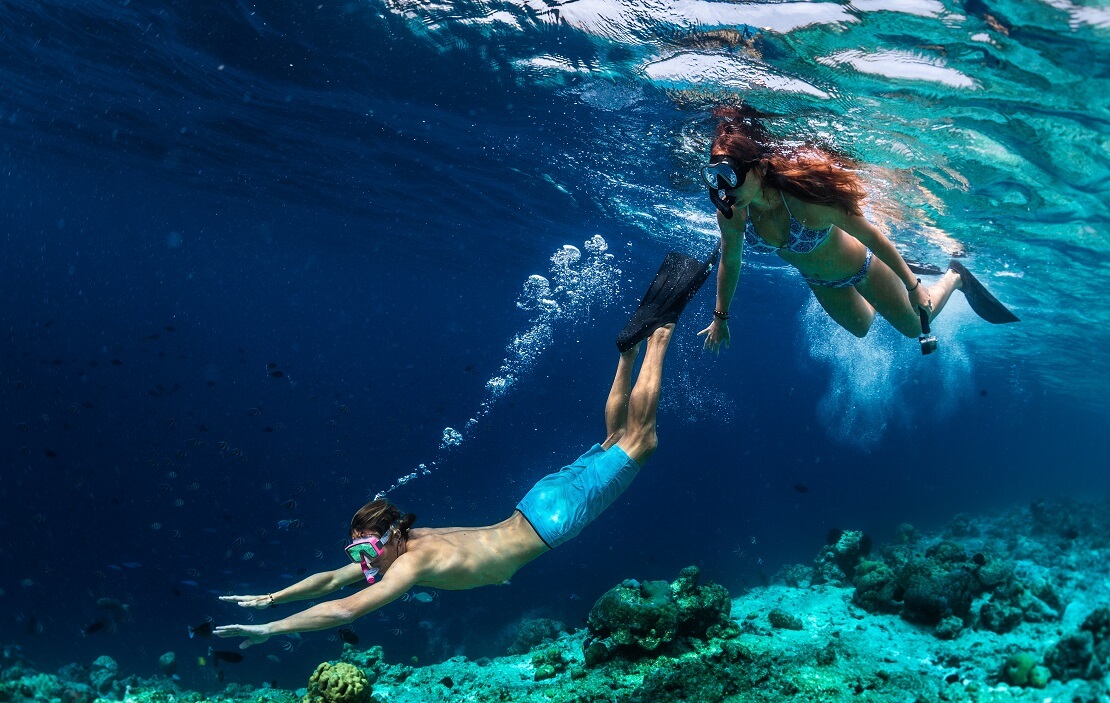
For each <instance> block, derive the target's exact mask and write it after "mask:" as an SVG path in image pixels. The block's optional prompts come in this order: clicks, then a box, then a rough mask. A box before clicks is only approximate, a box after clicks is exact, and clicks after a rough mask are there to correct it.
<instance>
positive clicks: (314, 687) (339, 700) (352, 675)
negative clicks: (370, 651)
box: [301, 662, 373, 703]
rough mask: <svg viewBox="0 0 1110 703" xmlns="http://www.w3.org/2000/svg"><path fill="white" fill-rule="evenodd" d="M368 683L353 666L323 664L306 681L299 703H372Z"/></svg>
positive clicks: (363, 675) (340, 663)
mask: <svg viewBox="0 0 1110 703" xmlns="http://www.w3.org/2000/svg"><path fill="white" fill-rule="evenodd" d="M372 701H373V699H372V698H371V697H370V681H369V680H368V679H367V678H366V674H364V673H363V672H362V669H359V668H358V667H357V666H354V665H353V664H348V663H346V662H337V663H335V664H332V663H329V662H324V663H323V664H321V665H320V666H318V667H316V671H314V672H312V676H311V677H309V679H308V695H307V696H305V697H304V699H303V700H302V701H301V703H372Z"/></svg>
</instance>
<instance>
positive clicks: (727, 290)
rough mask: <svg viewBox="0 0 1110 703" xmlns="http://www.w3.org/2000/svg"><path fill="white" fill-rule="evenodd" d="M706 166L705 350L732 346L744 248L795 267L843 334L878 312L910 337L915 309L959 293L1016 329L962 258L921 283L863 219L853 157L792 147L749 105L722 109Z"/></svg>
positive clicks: (858, 330)
mask: <svg viewBox="0 0 1110 703" xmlns="http://www.w3.org/2000/svg"><path fill="white" fill-rule="evenodd" d="M713 114H714V116H715V117H717V118H719V120H720V122H719V123H718V125H717V135H716V138H715V139H714V140H713V146H712V151H711V158H710V163H709V164H708V165H706V166H703V167H702V169H701V176H702V180H703V181H705V185H706V186H707V187H709V192H710V198H711V199H712V201H713V204H714V205H715V206H716V207H717V210H718V212H717V223H718V225H720V228H721V264H720V268H719V269H718V271H717V305H716V308H715V309H714V312H713V322H712V323H710V325H709V327H706V328H705V329H704V330H702V331H701V332H699V333H698V334H701V335H704V336H705V347H706V348H707V349H709V350H711V351H718V350H719V349H720V347H721V345H722V344H724V345H725V346H728V345H729V329H728V318H729V307H730V306H731V305H732V298H733V295H734V294H735V292H736V282H737V279H738V278H739V275H740V263H741V258H742V251H743V247H744V245H745V244H746V245H747V246H748V247H750V248H751V249H752V250H754V251H756V252H768V253H772V252H773V253H777V254H778V255H779V256H780V257H781V258H782V259H783V260H784V261H786V262H787V263H788V264H790V265H791V266H794V267H795V268H797V269H798V270H799V271H800V272H801V273H802V276H803V277H804V278H805V281H806V283H808V284H809V287H810V288H811V289H812V290H813V293H814V295H816V296H817V302H819V303H820V304H821V307H822V308H824V309H825V312H827V313H828V314H829V316H830V317H832V318H833V320H835V321H836V322H837V324H839V325H840V326H841V327H843V328H844V329H846V330H848V331H849V332H851V333H852V334H854V335H856V336H857V337H863V336H865V335H866V334H867V331H868V330H869V329H871V323H872V322H874V320H875V313H878V314H880V315H882V316H883V317H885V318H886V319H887V321H889V322H890V324H891V325H893V326H894V328H895V329H897V330H898V331H899V332H901V333H902V334H904V335H906V336H907V337H916V336H918V335H920V334H921V333H922V330H921V318H920V317H919V314H918V310H919V309H920V310H923V311H925V312H926V313H927V314H928V316H929V319H930V320H931V319H932V318H934V317H936V315H937V314H938V313H940V311H941V309H942V308H943V307H944V305H945V303H947V302H948V298H949V297H950V296H951V295H952V292H953V291H955V290H956V289H962V290H963V292H964V294H965V296H966V297H967V299H968V302H969V303H970V304H971V307H972V309H974V310H975V311H976V312H977V313H978V314H979V315H980V316H983V317H984V318H985V319H987V320H989V321H991V322H1015V321H1017V318H1016V317H1014V316H1013V314H1012V313H1010V311H1009V310H1006V308H1005V307H1003V306H1002V304H1001V303H999V302H998V301H997V300H995V299H994V298H993V297H992V296H991V295H990V293H988V292H987V291H986V289H984V288H983V287H982V285H981V284H979V282H978V281H976V280H975V278H974V277H973V276H971V274H970V273H968V271H967V269H965V268H964V267H963V266H962V265H961V264H960V263H959V262H958V261H953V262H952V263H951V264H949V269H948V271H947V272H945V273H944V275H943V276H941V278H940V280H939V281H937V282H936V283H935V284H933V285H932V286H925V285H924V284H922V283H921V279H919V278H918V277H917V276H916V275H915V274H914V272H913V271H911V270H910V267H909V266H908V265H907V264H906V261H905V260H904V259H903V258H902V256H901V254H899V253H898V250H897V249H896V248H895V247H894V244H893V243H891V241H890V240H889V239H887V237H886V235H884V234H883V233H882V232H881V231H880V230H879V228H878V227H876V226H875V225H873V224H871V223H870V222H868V221H867V219H865V218H864V216H863V211H862V210H861V209H860V202H861V201H862V200H863V199H864V195H865V194H864V189H863V185H862V183H861V182H860V179H859V177H858V176H857V175H856V173H855V171H854V169H855V167H856V165H855V164H854V163H853V162H852V161H850V160H849V159H847V158H844V157H842V156H838V155H836V154H833V153H831V152H830V151H829V150H827V149H823V148H819V147H815V146H811V145H807V146H798V147H788V146H787V145H785V144H783V143H781V142H780V141H778V140H776V139H775V138H774V137H772V136H771V134H770V133H769V132H768V131H767V129H766V128H765V127H764V125H763V123H762V121H761V118H762V117H766V115H763V114H761V113H759V112H757V111H755V110H753V109H751V108H719V109H717V110H715V111H714V112H713Z"/></svg>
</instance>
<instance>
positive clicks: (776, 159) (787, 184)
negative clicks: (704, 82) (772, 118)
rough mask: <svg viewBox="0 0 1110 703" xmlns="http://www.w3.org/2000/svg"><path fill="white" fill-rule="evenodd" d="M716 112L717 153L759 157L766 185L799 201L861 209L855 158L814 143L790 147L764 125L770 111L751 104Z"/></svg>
mask: <svg viewBox="0 0 1110 703" xmlns="http://www.w3.org/2000/svg"><path fill="white" fill-rule="evenodd" d="M713 116H714V117H716V118H717V119H718V120H719V122H718V123H717V136H716V137H715V138H714V139H713V154H714V155H727V156H728V157H729V158H731V159H733V160H734V161H736V162H738V163H741V164H754V163H757V162H758V163H759V164H761V165H762V166H763V168H764V176H763V181H764V183H765V184H766V185H769V186H771V187H772V188H777V189H779V190H782V191H785V192H787V193H790V194H791V195H793V196H794V197H795V198H797V199H799V200H804V201H805V202H807V203H817V204H820V205H832V206H834V207H837V208H839V209H840V210H843V211H844V212H846V213H848V214H850V215H862V214H863V211H862V210H861V209H860V202H861V201H862V200H863V199H864V197H865V196H866V192H865V191H864V188H863V183H862V182H861V181H860V178H859V176H857V175H856V174H855V173H854V171H853V170H852V169H856V168H858V164H857V163H856V162H855V161H854V160H852V159H850V158H848V157H846V156H843V155H841V154H836V153H834V152H833V151H832V150H831V149H829V148H828V147H823V146H817V145H815V144H805V145H802V146H798V147H789V146H787V145H786V144H784V143H783V142H782V141H780V140H778V139H776V138H775V137H774V136H772V135H771V133H770V132H768V131H767V128H766V127H765V126H764V125H763V118H765V117H769V115H766V114H764V113H762V112H759V111H758V110H755V109H753V108H750V107H747V106H741V107H719V108H717V109H715V110H713Z"/></svg>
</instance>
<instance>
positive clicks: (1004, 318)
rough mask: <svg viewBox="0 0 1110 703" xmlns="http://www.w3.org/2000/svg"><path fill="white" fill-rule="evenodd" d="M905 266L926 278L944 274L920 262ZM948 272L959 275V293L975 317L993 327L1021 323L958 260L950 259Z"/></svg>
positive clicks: (938, 268) (908, 260)
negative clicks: (962, 295) (993, 325)
mask: <svg viewBox="0 0 1110 703" xmlns="http://www.w3.org/2000/svg"><path fill="white" fill-rule="evenodd" d="M906 265H907V266H909V268H910V271H913V272H914V273H919V274H923V275H926V276H939V275H941V274H942V273H944V272H943V271H941V270H940V267H939V266H934V265H933V264H927V263H922V262H920V261H913V260H910V259H906ZM948 270H949V271H955V272H956V273H958V274H960V281H961V282H962V283H963V287H962V288H960V291H961V292H962V293H963V294H964V297H965V298H967V304H968V305H969V306H971V309H972V310H973V311H975V314H976V315H978V316H979V317H981V318H983V319H984V320H986V321H987V322H990V323H992V324H995V325H1002V324H1006V323H1007V322H1020V321H1021V320H1019V319H1018V316H1017V315H1015V314H1014V313H1012V312H1010V309H1009V308H1007V307H1006V306H1005V305H1003V304H1002V303H1001V302H999V300H998V298H995V297H994V296H993V295H991V294H990V291H988V290H987V289H986V288H985V287H984V286H983V284H982V283H980V282H979V279H977V278H975V276H972V275H971V272H970V271H968V270H967V268H966V267H965V266H964V265H963V264H961V263H960V262H959V261H958V260H956V259H952V261H951V262H950V263H949V264H948Z"/></svg>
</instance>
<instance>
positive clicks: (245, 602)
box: [220, 594, 274, 609]
mask: <svg viewBox="0 0 1110 703" xmlns="http://www.w3.org/2000/svg"><path fill="white" fill-rule="evenodd" d="M220 600H222V601H224V602H225V603H238V604H239V607H240V608H259V609H262V608H270V607H273V605H274V599H273V597H272V596H270V595H269V594H267V595H264V596H220Z"/></svg>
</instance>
